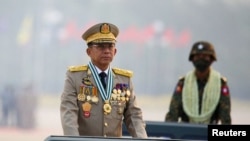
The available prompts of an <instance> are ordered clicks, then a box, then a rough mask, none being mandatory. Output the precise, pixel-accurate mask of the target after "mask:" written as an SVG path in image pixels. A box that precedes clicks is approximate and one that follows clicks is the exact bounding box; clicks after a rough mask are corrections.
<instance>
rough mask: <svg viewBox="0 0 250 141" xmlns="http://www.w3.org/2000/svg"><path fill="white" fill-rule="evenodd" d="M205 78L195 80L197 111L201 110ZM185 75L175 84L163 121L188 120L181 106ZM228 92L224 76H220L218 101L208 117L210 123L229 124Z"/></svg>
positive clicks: (229, 105)
mask: <svg viewBox="0 0 250 141" xmlns="http://www.w3.org/2000/svg"><path fill="white" fill-rule="evenodd" d="M207 79H208V78H207ZM207 79H206V80H205V81H199V80H197V85H198V93H199V98H198V99H199V106H198V107H199V112H200V111H201V107H202V106H201V105H202V98H203V92H204V88H205V85H206V83H207ZM184 80H185V77H181V78H180V79H179V81H178V83H177V85H176V88H175V91H174V93H173V96H172V99H171V103H170V107H169V112H168V113H167V114H166V117H165V121H174V122H177V121H179V122H190V120H189V117H188V115H187V114H186V112H185V110H184V107H183V101H182V100H183V99H182V89H183V86H184V85H185V84H184ZM230 107H231V104H230V93H229V88H228V85H227V81H226V79H225V78H224V77H221V93H220V98H219V102H218V104H217V106H216V108H215V110H214V111H213V114H212V117H211V118H210V121H209V123H210V124H219V122H221V124H231V116H230V110H231V109H230Z"/></svg>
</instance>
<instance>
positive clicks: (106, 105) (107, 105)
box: [103, 101, 112, 114]
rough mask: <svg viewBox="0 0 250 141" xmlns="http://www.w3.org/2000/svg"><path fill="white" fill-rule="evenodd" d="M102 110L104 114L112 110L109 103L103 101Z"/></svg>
mask: <svg viewBox="0 0 250 141" xmlns="http://www.w3.org/2000/svg"><path fill="white" fill-rule="evenodd" d="M103 110H104V114H109V113H110V112H111V110H112V108H111V106H110V104H109V101H105V104H104V105H103Z"/></svg>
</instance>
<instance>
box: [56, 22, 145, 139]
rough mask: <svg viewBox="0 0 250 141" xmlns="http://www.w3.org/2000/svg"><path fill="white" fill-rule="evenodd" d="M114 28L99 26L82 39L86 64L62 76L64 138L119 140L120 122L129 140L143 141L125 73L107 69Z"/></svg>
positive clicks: (142, 129) (113, 49)
mask: <svg viewBox="0 0 250 141" xmlns="http://www.w3.org/2000/svg"><path fill="white" fill-rule="evenodd" d="M118 33H119V29H118V28H117V26H115V25H114V24H111V23H99V24H96V25H93V26H92V27H90V28H89V29H88V30H87V31H86V32H85V33H83V35H82V38H83V39H84V40H85V41H86V44H87V46H88V47H87V49H86V53H87V55H88V56H89V57H90V61H89V63H88V64H86V65H82V66H71V67H69V69H68V70H67V72H66V79H65V84H64V90H63V93H62V95H61V104H60V114H61V124H62V128H63V133H64V135H76V136H77V135H81V136H104V137H122V123H123V122H124V123H125V125H126V127H127V130H128V132H129V133H130V135H131V136H132V137H136V138H147V133H146V130H145V126H146V125H145V122H144V121H143V117H142V111H141V109H140V107H138V105H137V102H136V101H137V99H136V97H135V94H134V89H133V84H132V81H131V77H132V75H133V73H132V72H131V71H129V70H124V69H119V68H114V67H111V62H112V60H113V58H114V56H115V55H116V52H117V49H116V37H117V35H118Z"/></svg>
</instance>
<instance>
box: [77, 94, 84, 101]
mask: <svg viewBox="0 0 250 141" xmlns="http://www.w3.org/2000/svg"><path fill="white" fill-rule="evenodd" d="M77 99H78V100H79V101H84V100H85V95H84V94H83V93H79V94H78V95H77Z"/></svg>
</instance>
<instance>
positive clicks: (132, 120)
mask: <svg viewBox="0 0 250 141" xmlns="http://www.w3.org/2000/svg"><path fill="white" fill-rule="evenodd" d="M129 84H130V92H131V96H130V100H129V101H128V103H127V108H126V109H125V112H124V122H125V124H126V127H127V130H128V132H129V133H130V135H131V136H132V137H136V138H147V137H148V136H147V133H146V129H145V128H146V124H145V122H144V120H143V117H142V110H141V108H140V107H139V106H138V105H137V100H136V96H135V94H134V91H133V85H132V81H131V79H130V82H129Z"/></svg>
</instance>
